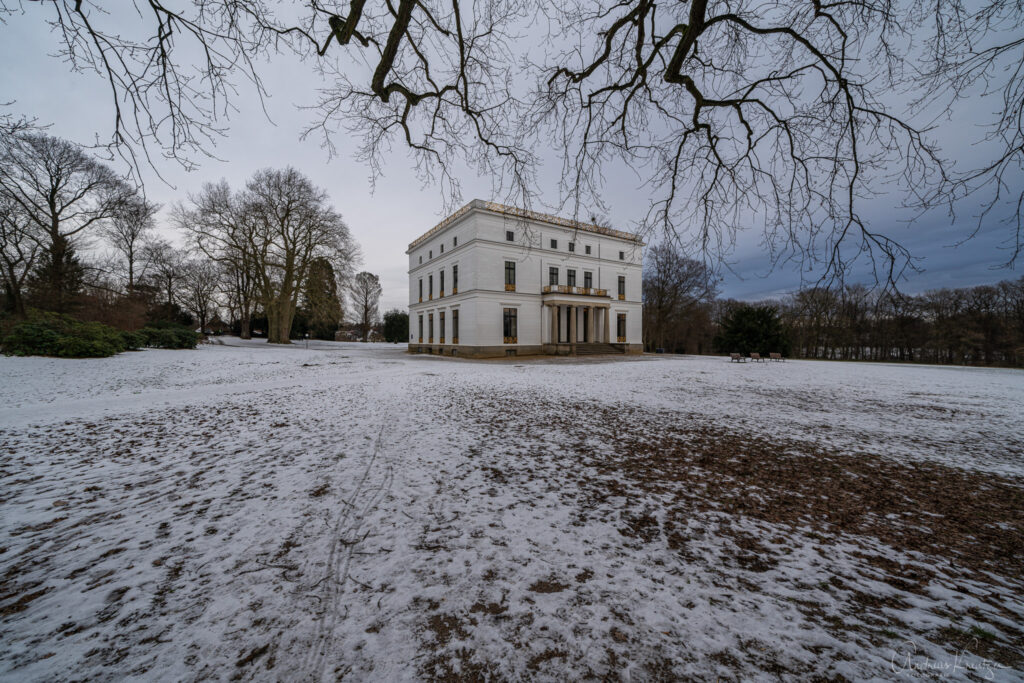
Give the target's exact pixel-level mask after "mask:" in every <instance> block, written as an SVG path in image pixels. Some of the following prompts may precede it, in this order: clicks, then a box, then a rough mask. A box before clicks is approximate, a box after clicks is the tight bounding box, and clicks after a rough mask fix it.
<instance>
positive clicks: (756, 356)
mask: <svg viewBox="0 0 1024 683" xmlns="http://www.w3.org/2000/svg"><path fill="white" fill-rule="evenodd" d="M750 360H752V361H757V362H758V363H760V362H761V361H763V360H764V358H761V354H759V353H757V352H756V351H751V352H750Z"/></svg>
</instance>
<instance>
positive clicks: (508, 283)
mask: <svg viewBox="0 0 1024 683" xmlns="http://www.w3.org/2000/svg"><path fill="white" fill-rule="evenodd" d="M505 291H506V292H514V291H516V262H515V261H505Z"/></svg>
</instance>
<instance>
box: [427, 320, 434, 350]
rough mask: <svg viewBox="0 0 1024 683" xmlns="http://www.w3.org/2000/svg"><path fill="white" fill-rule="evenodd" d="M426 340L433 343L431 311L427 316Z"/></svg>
mask: <svg viewBox="0 0 1024 683" xmlns="http://www.w3.org/2000/svg"><path fill="white" fill-rule="evenodd" d="M427 341H428V342H430V343H431V344H433V343H434V314H433V313H431V314H429V315H428V316H427Z"/></svg>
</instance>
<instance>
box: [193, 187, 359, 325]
mask: <svg viewBox="0 0 1024 683" xmlns="http://www.w3.org/2000/svg"><path fill="white" fill-rule="evenodd" d="M190 202H191V204H192V207H191V208H185V207H178V208H177V209H176V211H175V216H176V221H177V223H178V225H180V226H181V227H182V228H184V229H186V230H188V231H189V232H190V233H191V236H192V240H193V242H194V243H195V244H196V246H197V247H198V248H199V249H200V250H201V251H202V252H203V253H204V254H207V255H209V256H210V258H212V259H214V260H217V261H221V262H225V263H228V264H231V263H234V264H235V267H237V268H242V269H244V272H245V273H247V274H248V276H250V277H252V286H253V290H254V291H255V292H256V293H257V296H258V298H259V302H260V304H261V305H262V306H263V310H264V311H265V312H266V314H267V321H268V326H269V330H268V334H267V338H268V341H269V342H270V343H273V344H288V343H289V336H290V333H291V327H292V320H293V319H294V317H295V309H296V306H297V305H298V300H299V296H300V294H301V292H302V287H303V285H304V284H305V282H306V278H307V277H308V275H309V271H310V267H311V266H312V264H313V263H314V262H315V261H316V260H317V259H321V258H323V259H327V260H328V261H330V262H331V264H332V266H333V268H334V270H335V274H336V275H337V274H339V273H340V274H341V275H342V276H344V275H345V274H347V273H348V272H349V271H350V268H351V264H352V262H353V261H354V259H355V258H356V255H357V250H356V247H355V244H354V242H353V241H352V237H351V235H350V234H349V231H348V227H347V226H346V225H345V223H344V221H343V220H342V218H341V216H340V215H339V214H338V213H337V212H336V211H334V209H333V208H331V207H330V206H329V205H328V203H327V193H326V192H325V191H324V190H322V189H320V188H317V187H316V186H314V185H313V183H312V182H310V180H309V179H308V178H306V177H305V176H303V175H302V174H301V173H299V172H298V171H296V170H295V169H294V168H286V169H283V170H273V169H265V170H262V171H259V172H257V173H256V174H255V175H254V176H253V177H252V179H250V180H249V182H248V183H247V184H246V188H245V190H244V191H243V192H241V193H240V194H238V195H234V194H232V193H231V191H230V188H228V186H227V184H226V183H221V184H219V185H206V186H204V188H203V190H202V192H200V193H199V194H198V195H196V196H194V197H190ZM237 274H238V273H237V272H236V275H237Z"/></svg>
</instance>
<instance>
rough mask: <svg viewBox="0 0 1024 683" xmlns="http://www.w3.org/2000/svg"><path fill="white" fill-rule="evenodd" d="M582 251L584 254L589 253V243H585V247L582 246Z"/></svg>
mask: <svg viewBox="0 0 1024 683" xmlns="http://www.w3.org/2000/svg"><path fill="white" fill-rule="evenodd" d="M583 253H585V254H589V253H590V245H589V244H588V245H586V246H585V247H583Z"/></svg>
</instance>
